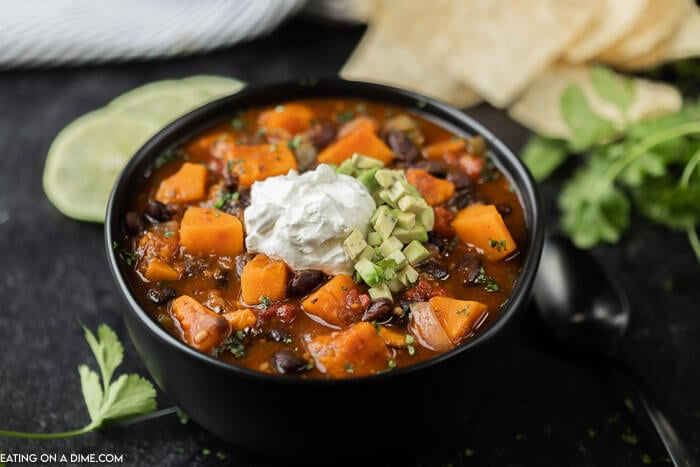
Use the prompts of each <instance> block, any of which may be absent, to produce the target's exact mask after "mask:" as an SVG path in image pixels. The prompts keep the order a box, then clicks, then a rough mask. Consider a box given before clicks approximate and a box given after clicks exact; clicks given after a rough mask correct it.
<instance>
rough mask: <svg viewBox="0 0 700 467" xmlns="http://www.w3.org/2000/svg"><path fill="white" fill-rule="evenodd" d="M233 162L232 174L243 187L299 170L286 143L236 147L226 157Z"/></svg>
mask: <svg viewBox="0 0 700 467" xmlns="http://www.w3.org/2000/svg"><path fill="white" fill-rule="evenodd" d="M226 157H227V159H229V160H231V161H232V167H231V170H232V172H234V173H236V174H237V175H238V180H239V181H240V183H241V185H243V186H250V185H252V184H253V182H255V181H257V180H264V179H266V178H267V177H273V176H275V175H286V174H287V173H288V172H289V171H290V170H298V166H297V160H296V158H295V157H294V153H292V151H291V150H290V149H289V148H288V147H287V144H286V143H285V142H281V143H278V144H256V145H252V144H251V145H240V146H239V145H236V146H234V147H233V150H232V151H231V152H230V153H228V154H227V155H226Z"/></svg>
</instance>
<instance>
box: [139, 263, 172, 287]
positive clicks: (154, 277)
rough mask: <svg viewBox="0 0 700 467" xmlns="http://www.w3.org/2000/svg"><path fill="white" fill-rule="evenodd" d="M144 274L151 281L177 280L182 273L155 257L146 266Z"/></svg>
mask: <svg viewBox="0 0 700 467" xmlns="http://www.w3.org/2000/svg"><path fill="white" fill-rule="evenodd" d="M143 275H144V276H145V277H146V279H148V280H149V281H151V282H160V281H176V280H177V279H178V278H179V277H180V274H179V273H178V272H177V271H176V270H175V269H173V268H172V267H170V266H169V265H167V264H165V263H164V262H163V261H160V260H158V259H153V260H151V261H150V262H149V263H148V266H146V270H145V271H144V273H143Z"/></svg>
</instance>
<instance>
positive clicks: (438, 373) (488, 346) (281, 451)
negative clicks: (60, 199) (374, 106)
mask: <svg viewBox="0 0 700 467" xmlns="http://www.w3.org/2000/svg"><path fill="white" fill-rule="evenodd" d="M307 97H348V98H351V97H352V98H362V99H366V100H373V101H379V102H384V103H387V104H393V105H398V106H402V107H405V108H409V109H411V110H414V111H416V112H418V113H420V114H422V115H423V116H425V117H427V118H429V119H430V120H433V121H435V122H438V123H439V124H440V125H442V126H444V127H446V128H448V129H449V130H451V131H453V132H454V133H456V134H460V135H464V136H471V135H476V134H479V135H481V136H483V137H484V138H485V139H486V141H487V143H488V147H489V150H490V153H491V156H492V159H493V160H494V162H495V163H496V165H497V166H498V167H499V168H500V169H501V170H502V171H503V172H504V173H505V174H506V176H507V177H508V178H509V179H510V181H511V183H512V185H513V186H514V187H515V188H516V190H517V192H518V193H519V196H520V200H521V203H522V204H523V208H524V211H525V219H526V223H527V232H528V235H527V241H526V243H525V244H524V245H521V251H522V254H524V255H525V258H524V262H523V266H522V271H521V272H520V277H519V279H518V281H517V284H516V286H515V288H514V289H513V293H512V295H511V297H510V299H509V301H508V305H507V306H506V307H505V308H504V309H503V310H502V312H501V314H500V316H499V317H498V318H497V319H496V321H495V322H494V323H492V324H491V326H490V327H489V328H488V329H487V330H486V331H484V332H483V333H482V334H481V335H479V336H478V337H476V338H475V339H473V340H472V341H469V342H467V343H466V344H465V345H462V346H460V347H458V348H455V349H453V350H451V351H449V352H446V353H444V354H442V355H439V356H437V357H435V358H432V359H430V360H428V361H425V362H423V363H419V364H416V365H413V366H410V367H407V368H401V369H398V370H395V371H392V372H389V373H384V374H380V375H376V376H369V377H362V378H355V379H345V380H324V379H299V378H293V377H281V376H273V375H268V374H263V373H258V372H255V371H252V370H248V369H245V368H242V367H237V366H234V365H230V364H227V363H224V362H222V361H219V360H216V359H214V358H212V357H210V356H208V355H205V354H202V353H200V352H198V351H196V350H194V349H192V348H190V347H188V346H187V345H185V344H183V343H182V342H180V341H178V340H177V339H175V338H174V337H173V336H171V335H170V334H168V332H166V331H165V330H164V329H163V328H161V327H160V326H159V325H158V323H156V322H155V321H154V320H153V319H152V318H151V317H150V316H149V315H148V313H147V312H146V311H145V310H144V309H143V308H141V306H140V305H139V304H138V302H137V301H136V299H135V298H134V296H133V294H132V293H131V291H130V289H129V285H128V282H127V280H126V276H125V270H124V265H123V264H122V262H121V261H119V260H118V254H117V252H116V251H114V249H113V248H112V244H113V242H115V241H118V240H119V239H120V238H123V232H124V225H123V224H124V222H123V219H124V216H125V213H126V211H127V210H128V208H129V204H130V202H131V200H132V197H133V196H134V193H135V192H136V190H137V189H138V188H139V186H140V184H141V183H142V182H143V179H144V177H145V176H147V174H148V173H149V170H150V168H151V166H152V165H153V163H154V161H155V159H156V158H157V157H158V156H159V155H161V154H162V153H163V152H165V151H167V150H169V149H172V148H173V147H175V146H177V145H178V144H180V143H182V142H183V141H184V140H186V139H188V138H190V137H192V136H193V135H195V134H197V133H198V132H200V131H202V130H204V129H206V128H208V127H210V126H212V125H213V124H216V123H219V122H221V121H225V120H227V119H230V118H232V117H233V116H234V115H235V114H236V113H237V112H238V111H240V110H242V109H246V108H250V107H257V106H265V105H274V104H276V103H279V102H282V101H288V100H292V99H300V98H307ZM541 212H542V211H541V207H540V197H539V193H538V191H537V187H536V185H535V183H534V182H533V180H532V177H531V176H530V174H529V172H528V170H527V169H526V168H525V166H524V165H523V164H522V162H521V161H520V160H519V159H518V158H517V157H516V156H515V155H514V154H513V153H512V152H511V151H510V150H509V149H508V148H507V147H506V145H505V144H503V143H502V142H501V141H500V140H499V139H497V138H496V137H495V136H493V135H492V134H491V132H490V131H488V130H487V129H486V128H484V127H483V126H481V125H480V124H479V123H477V122H476V121H474V120H473V119H472V118H470V117H469V116H468V115H466V114H464V113H463V112H461V111H460V110H457V109H455V108H453V107H450V106H449V105H446V104H443V103H442V102H439V101H436V100H434V99H431V98H428V97H425V96H421V95H419V94H416V93H414V92H410V91H405V90H401V89H396V88H391V87H386V86H380V85H376V84H369V83H361V82H352V81H344V80H340V79H336V78H331V79H319V80H316V79H309V80H304V81H300V82H287V83H281V84H274V85H265V86H249V87H247V88H245V89H244V90H243V91H241V92H239V93H237V94H234V95H231V96H228V97H224V98H222V99H219V100H217V101H215V102H212V103H210V104H207V105H205V106H203V107H201V108H199V109H197V110H194V111H192V112H190V113H188V114H187V115H185V116H183V117H181V118H179V119H178V120H176V121H175V122H173V123H171V124H170V125H168V126H167V127H166V128H165V129H163V130H162V131H161V132H159V133H158V134H157V135H156V136H154V137H153V138H152V139H151V140H150V141H148V142H147V143H146V144H145V145H144V146H143V147H142V148H141V149H140V150H139V151H138V152H137V153H136V155H135V156H134V157H133V158H132V159H131V161H130V162H129V163H128V164H127V166H126V168H125V169H124V171H123V172H122V174H121V176H120V177H119V180H118V181H117V183H116V186H115V187H114V190H113V191H112V195H111V197H110V200H109V206H108V208H107V219H106V224H105V246H106V249H107V257H108V261H109V265H110V269H111V271H112V273H113V275H114V279H115V280H116V283H117V285H118V288H119V291H120V293H121V295H122V296H123V297H124V299H125V301H126V303H127V307H126V308H125V309H124V312H123V315H124V319H125V321H126V325H127V328H128V330H129V334H130V336H131V339H132V340H133V342H134V345H135V346H136V349H137V350H138V352H139V354H140V355H141V357H142V358H143V360H144V362H145V364H146V367H147V368H148V370H149V371H150V373H151V375H152V377H153V379H154V380H155V381H156V383H157V384H158V385H159V386H160V387H161V389H162V390H163V391H164V392H165V393H167V395H168V396H169V397H170V398H171V399H172V401H173V402H174V403H175V404H176V405H177V406H179V407H180V408H182V410H184V411H185V412H186V413H187V414H189V415H190V417H191V418H192V419H193V420H195V421H196V422H197V423H199V424H200V425H201V426H203V427H204V428H206V429H207V430H209V431H211V432H213V433H215V434H217V435H218V436H220V437H222V438H224V439H226V440H229V441H231V442H232V443H235V444H237V445H238V446H240V447H244V448H247V449H250V450H253V451H257V452H261V453H265V454H267V455H271V456H274V457H279V458H286V459H297V460H303V461H306V462H308V461H313V460H323V459H326V460H328V459H329V457H328V456H332V457H330V459H333V462H338V461H339V460H341V459H345V460H351V459H353V458H355V459H357V458H365V459H367V456H369V455H373V456H376V455H382V454H388V455H391V456H392V457H394V456H395V454H397V453H401V454H407V455H414V453H415V452H416V451H417V450H421V449H424V448H426V447H429V446H430V445H432V444H433V443H436V442H438V441H440V440H444V439H447V438H448V437H449V434H450V433H451V432H453V431H454V428H455V427H456V426H457V425H459V424H464V423H465V421H464V417H468V416H469V405H470V404H473V403H478V402H479V394H480V392H481V391H483V390H484V389H485V387H486V386H487V384H488V381H489V380H490V375H493V374H494V373H495V372H496V371H497V367H498V363H497V362H495V361H494V359H493V358H489V355H490V354H493V350H494V349H495V348H496V346H507V345H508V337H507V334H508V333H509V329H508V327H507V326H506V325H507V324H508V323H509V322H510V321H512V319H513V317H514V315H516V313H518V312H519V311H521V310H523V309H524V308H526V307H527V304H528V302H529V293H530V287H531V285H532V282H533V279H534V277H535V273H536V271H537V265H538V262H539V258H540V253H541V251H542V241H543V233H544V227H543V223H542V216H541ZM510 328H512V326H511V327H510ZM499 354H501V355H503V353H502V352H500V351H499ZM467 423H468V422H467ZM373 458H374V459H376V457H373Z"/></svg>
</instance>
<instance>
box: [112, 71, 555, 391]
mask: <svg viewBox="0 0 700 467" xmlns="http://www.w3.org/2000/svg"><path fill="white" fill-rule="evenodd" d="M295 91H296V92H295ZM297 93H301V94H303V95H302V96H299V95H298V94H297ZM278 94H282V95H286V96H287V97H286V100H295V99H299V98H324V97H325V98H334V97H335V98H341V99H342V98H355V97H359V98H361V99H365V100H368V101H376V102H380V103H392V102H391V101H392V100H393V101H397V102H399V101H400V102H402V103H399V104H394V103H392V105H398V106H399V107H404V108H406V109H408V110H411V111H413V112H416V113H418V114H421V116H423V117H427V118H428V119H431V120H432V121H434V122H436V123H437V124H438V125H440V126H443V127H445V128H447V129H449V130H450V131H452V132H457V133H462V134H479V135H481V136H482V137H483V138H484V139H485V140H486V141H487V147H488V148H489V152H490V153H491V154H490V155H491V157H492V160H493V161H494V163H495V164H496V165H497V167H498V168H499V169H500V170H501V171H502V172H503V173H504V174H505V175H506V176H507V177H508V179H509V180H510V182H511V183H512V184H513V185H514V186H515V187H516V191H517V193H518V198H519V200H520V202H521V204H522V206H523V210H524V214H525V220H526V229H527V252H526V253H525V259H524V261H523V264H522V267H521V271H520V275H519V276H518V280H517V282H516V284H515V287H514V288H513V290H512V292H511V294H510V296H509V297H508V302H507V304H506V306H504V307H503V308H502V309H501V311H500V313H499V315H498V317H497V318H496V320H495V321H494V322H493V323H491V324H490V326H489V327H488V328H487V329H486V330H485V331H484V332H482V333H481V334H479V335H477V336H476V337H475V338H474V339H472V340H470V341H468V342H466V343H464V344H462V345H459V346H456V347H455V348H453V349H451V350H448V351H447V352H443V353H440V354H438V355H436V356H433V357H431V358H429V359H427V360H424V361H421V362H418V363H416V364H412V365H409V366H406V367H402V368H397V369H395V370H392V371H387V372H382V373H379V374H374V375H367V376H358V377H352V378H296V377H284V376H282V375H273V374H268V373H263V372H259V371H256V370H252V369H249V368H246V367H243V366H239V365H235V364H231V363H227V362H224V361H221V360H219V359H216V358H214V357H212V356H210V355H208V354H205V353H202V352H199V351H198V350H196V349H194V348H192V347H190V346H188V345H187V344H185V343H184V342H181V341H180V340H178V339H176V338H175V337H174V336H172V335H171V334H170V333H168V332H167V331H166V330H165V329H164V328H162V327H161V326H160V325H159V324H158V323H157V322H156V321H155V320H154V319H153V318H152V317H151V316H150V315H149V314H148V312H147V311H146V310H144V309H143V308H142V307H141V305H140V304H139V303H138V302H137V301H136V299H135V298H134V296H133V293H132V292H131V289H130V287H129V285H128V282H127V280H126V277H125V276H124V274H123V273H122V267H123V266H122V265H121V264H120V263H121V262H120V261H119V254H118V252H117V251H116V249H115V248H114V247H113V245H116V244H117V239H118V238H119V237H120V235H119V233H120V231H121V230H120V228H121V222H120V221H121V219H120V216H118V215H117V213H116V212H115V210H116V209H117V208H118V207H119V204H120V203H124V202H125V201H124V199H132V198H131V197H132V196H133V193H130V192H128V190H127V189H128V188H129V185H130V184H136V183H138V182H137V181H135V180H136V179H137V177H139V176H140V177H142V178H145V177H147V176H148V174H147V171H148V167H150V166H151V164H152V163H153V162H154V161H155V159H156V158H157V157H158V156H159V155H161V154H162V153H163V151H164V146H165V147H167V148H172V147H175V146H177V145H179V144H180V143H182V142H183V141H186V140H187V139H189V138H191V137H192V136H194V135H196V134H197V133H200V132H201V131H203V130H205V129H206V128H208V127H211V126H213V125H215V124H216V123H217V122H219V123H220V122H222V121H225V119H226V117H224V118H221V117H220V116H219V117H216V114H217V113H222V114H224V115H227V117H228V118H229V119H230V118H232V117H233V116H234V115H235V114H236V113H237V112H238V111H240V110H244V109H247V108H253V107H260V106H263V105H277V104H279V102H280V99H278V98H277V97H269V96H277V95H278ZM375 95H379V96H380V97H378V98H374V97H369V96H375ZM363 96H365V97H363ZM283 99H284V98H283ZM249 101H250V102H255V103H253V104H251V103H248V104H246V102H249ZM258 101H260V102H266V103H267V104H264V103H257V102H258ZM409 102H410V103H412V104H413V105H412V106H411V105H407V103H409ZM448 120H449V121H448ZM197 122H199V123H198V124H197ZM193 124H194V125H193ZM145 164H148V165H145ZM139 172H140V173H139ZM543 211H544V210H543V206H542V199H541V196H540V192H539V189H538V187H537V185H536V183H535V181H534V178H533V177H532V175H531V173H530V171H529V170H528V169H527V167H526V166H525V164H524V163H523V162H522V161H521V160H520V159H519V158H518V157H517V156H516V155H515V154H514V153H513V152H512V151H511V150H510V149H509V148H508V146H507V145H506V144H505V143H504V142H502V141H501V140H500V139H499V138H498V137H496V136H495V135H494V134H493V133H492V132H491V131H490V130H489V129H487V128H486V127H485V126H484V125H482V124H481V123H479V122H478V121H476V120H475V119H474V118H473V117H471V116H470V115H468V114H467V113H466V112H464V111H462V110H459V109H457V108H455V107H453V106H451V105H449V104H446V103H444V102H441V101H439V100H437V99H434V98H431V97H428V96H425V95H422V94H419V93H417V92H414V91H409V90H406V89H401V88H396V87H391V86H386V85H381V84H375V83H367V82H362V81H350V80H344V79H341V78H338V77H327V78H305V79H302V80H291V81H282V82H276V83H268V84H257V85H247V86H246V87H245V88H243V89H242V90H241V91H239V92H237V93H234V94H231V95H229V96H225V97H222V98H220V99H217V100H215V101H212V102H210V103H208V104H205V105H203V106H201V107H198V108H196V109H194V110H192V111H190V112H188V113H187V114H185V115H183V116H181V117H179V118H178V119H176V120H174V121H173V122H171V123H169V124H168V125H167V126H165V127H164V128H162V129H161V130H160V131H159V132H158V133H156V134H155V135H153V136H152V137H151V138H150V139H149V140H148V141H147V142H146V143H145V144H144V145H143V146H141V147H140V148H139V149H138V150H137V151H136V153H135V154H134V155H133V157H132V158H131V159H130V160H129V162H128V163H127V165H126V166H125V167H124V169H123V170H122V172H121V173H120V175H119V177H118V178H117V181H116V182H115V184H114V186H113V188H112V191H111V193H110V197H109V201H108V204H107V211H106V216H105V226H104V230H105V249H106V252H107V261H108V264H109V269H110V272H111V273H112V277H113V279H114V281H115V283H116V284H117V288H118V290H119V293H120V294H121V295H122V297H123V298H124V299H125V301H126V303H127V305H128V306H127V309H128V311H126V310H122V311H121V313H122V314H124V313H127V312H128V313H130V314H131V315H133V316H134V317H135V318H136V319H137V320H138V321H140V322H141V323H142V324H143V325H144V326H145V328H146V329H147V330H148V332H149V333H150V334H151V336H152V337H154V338H155V339H158V340H159V341H161V342H162V343H163V344H164V345H166V346H168V347H170V348H171V349H172V351H173V352H184V354H185V355H186V356H188V357H189V358H194V359H196V360H198V361H199V362H200V363H201V364H202V365H206V366H210V367H212V369H217V370H220V371H225V372H229V373H233V374H237V375H239V376H242V377H247V378H252V379H255V380H258V381H266V380H267V381H269V382H272V383H275V384H290V385H297V384H303V385H321V386H328V385H338V384H342V385H354V384H364V383H368V382H372V383H373V382H377V381H381V380H386V379H388V378H395V377H399V376H401V375H408V374H412V373H415V372H420V371H421V370H423V369H425V368H427V367H432V366H436V365H438V364H440V363H442V362H445V361H447V360H451V359H453V358H455V357H456V356H457V355H459V354H462V353H463V352H468V351H470V349H472V348H473V347H476V346H478V345H482V344H483V343H485V342H486V341H488V340H490V339H492V338H493V337H494V336H496V335H497V334H498V333H499V331H500V330H501V329H503V328H504V326H505V325H506V324H507V323H508V322H509V321H510V320H511V319H512V318H513V315H514V314H515V313H516V312H517V310H519V309H520V308H521V307H524V306H526V305H527V304H528V302H529V296H530V289H531V287H532V284H533V282H534V278H535V274H536V272H537V268H538V265H539V260H540V255H541V253H542V248H543V242H544V233H545V228H544V219H543V217H544V216H543ZM124 317H125V316H124ZM142 358H143V356H142Z"/></svg>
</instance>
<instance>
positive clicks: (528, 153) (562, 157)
mask: <svg viewBox="0 0 700 467" xmlns="http://www.w3.org/2000/svg"><path fill="white" fill-rule="evenodd" d="M568 157H569V145H568V143H567V142H566V141H564V140H561V139H552V138H545V137H544V136H539V135H536V136H533V137H532V138H530V140H529V141H528V142H527V145H525V148H524V149H523V153H522V159H523V162H525V165H527V168H528V169H530V172H532V176H533V177H535V180H537V181H542V180H545V179H546V178H547V177H549V176H550V175H551V174H552V173H553V172H554V171H555V170H557V169H558V168H559V167H560V166H561V165H562V164H563V163H564V161H566V159H567V158H568Z"/></svg>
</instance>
